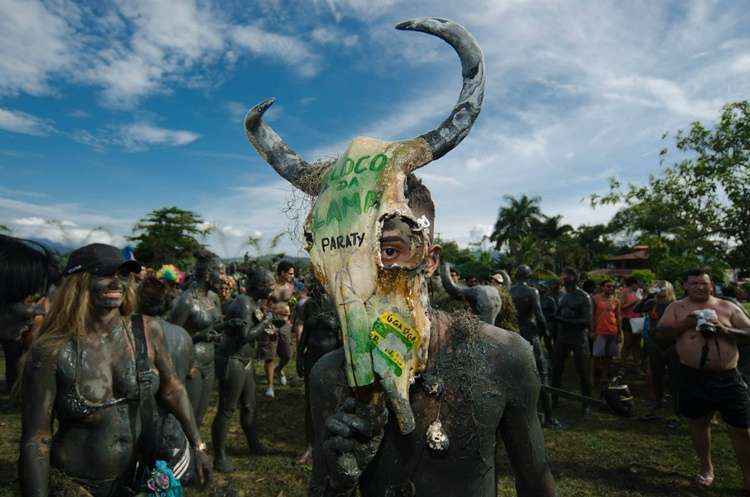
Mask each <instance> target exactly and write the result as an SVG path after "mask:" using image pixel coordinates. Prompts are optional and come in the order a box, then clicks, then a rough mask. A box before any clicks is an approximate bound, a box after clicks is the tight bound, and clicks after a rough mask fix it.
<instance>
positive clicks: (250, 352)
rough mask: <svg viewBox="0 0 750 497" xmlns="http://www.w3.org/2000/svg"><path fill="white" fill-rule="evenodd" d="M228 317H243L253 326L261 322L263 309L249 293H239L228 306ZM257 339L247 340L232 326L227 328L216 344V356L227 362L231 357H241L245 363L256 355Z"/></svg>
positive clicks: (219, 359) (250, 326)
mask: <svg viewBox="0 0 750 497" xmlns="http://www.w3.org/2000/svg"><path fill="white" fill-rule="evenodd" d="M225 318H226V319H231V318H241V319H245V320H246V321H247V322H248V327H249V328H252V327H254V326H256V325H257V324H258V323H260V322H261V321H262V320H263V318H264V315H263V311H262V310H261V309H260V307H259V306H258V304H257V302H255V301H254V300H253V299H252V298H250V297H249V296H247V295H238V296H237V297H236V298H235V299H234V300H232V302H230V303H229V305H227V307H226V316H225ZM254 350H255V340H247V339H246V338H245V337H243V336H242V335H241V334H240V333H237V332H236V331H234V330H233V329H231V328H227V329H225V331H224V333H223V334H222V337H221V340H220V341H219V342H218V343H217V344H216V357H217V360H218V361H221V362H225V361H226V360H227V359H229V358H235V359H239V360H241V361H243V362H245V363H247V362H249V361H250V360H252V358H253V357H254V356H255V354H254Z"/></svg>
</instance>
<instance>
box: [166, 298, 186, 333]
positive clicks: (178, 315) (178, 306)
mask: <svg viewBox="0 0 750 497" xmlns="http://www.w3.org/2000/svg"><path fill="white" fill-rule="evenodd" d="M191 303H192V299H191V298H190V293H189V292H188V291H187V290H186V291H184V292H183V293H182V295H180V296H179V297H177V299H176V300H175V301H174V304H173V305H172V310H171V311H170V312H169V319H167V321H169V322H170V323H172V324H176V325H177V326H182V327H183V328H184V327H185V323H186V322H187V320H188V317H190V304H191Z"/></svg>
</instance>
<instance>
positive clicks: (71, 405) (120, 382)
mask: <svg viewBox="0 0 750 497" xmlns="http://www.w3.org/2000/svg"><path fill="white" fill-rule="evenodd" d="M122 328H123V330H124V331H125V337H126V340H127V341H128V342H129V343H130V346H131V350H133V351H135V350H136V347H135V341H134V338H133V333H132V331H131V327H130V326H128V325H127V321H126V320H124V319H123V323H122ZM66 351H67V352H68V353H69V354H71V356H72V357H73V359H74V366H73V380H72V381H71V382H70V383H69V384H67V385H65V387H64V388H63V389H62V392H61V393H59V394H58V396H57V399H56V402H55V411H56V413H57V416H58V417H59V418H61V419H69V420H82V419H85V418H87V417H88V416H90V415H92V414H94V413H96V412H98V411H101V410H103V409H106V408H109V407H112V406H116V405H118V404H122V403H125V402H134V403H138V402H139V396H138V379H137V374H136V360H135V358H133V359H132V360H130V361H129V363H128V365H127V368H126V370H125V373H124V375H123V377H121V378H113V379H112V383H113V391H114V390H119V391H122V392H123V393H124V396H123V397H116V398H112V399H108V400H105V401H103V402H94V401H91V400H89V399H87V398H86V397H84V396H83V394H82V393H81V392H80V390H79V388H78V384H79V379H80V369H81V362H82V356H83V347H79V345H78V343H77V341H76V340H75V339H72V340H70V342H68V345H67V347H66ZM134 355H135V354H134ZM151 372H152V373H153V374H154V376H155V379H156V381H153V382H152V383H151V388H152V391H151V394H152V395H154V394H156V391H157V390H158V389H159V381H158V380H159V372H158V370H156V369H154V368H151Z"/></svg>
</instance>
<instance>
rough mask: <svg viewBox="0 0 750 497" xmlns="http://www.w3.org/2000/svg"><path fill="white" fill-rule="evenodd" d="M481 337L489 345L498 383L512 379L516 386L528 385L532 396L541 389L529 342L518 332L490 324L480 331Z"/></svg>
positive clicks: (489, 352)
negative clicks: (532, 393) (533, 392)
mask: <svg viewBox="0 0 750 497" xmlns="http://www.w3.org/2000/svg"><path fill="white" fill-rule="evenodd" d="M479 338H480V340H482V341H484V342H485V343H487V345H488V347H487V349H486V350H487V361H488V363H489V364H490V366H491V371H492V374H493V377H494V378H495V379H497V381H500V382H503V383H505V382H507V381H508V378H509V377H512V378H513V381H514V383H516V384H517V385H519V386H522V385H527V386H528V390H529V393H530V392H531V391H533V390H538V388H539V385H540V381H539V375H538V372H537V369H536V362H535V361H534V351H533V349H532V347H531V344H529V342H527V341H526V340H525V339H524V338H523V337H521V335H519V334H518V333H515V332H512V331H508V330H504V329H502V328H498V327H496V326H492V325H489V324H484V326H483V327H482V328H481V330H480V335H479ZM520 392H525V390H524V389H521V390H520ZM523 396H524V397H526V393H523Z"/></svg>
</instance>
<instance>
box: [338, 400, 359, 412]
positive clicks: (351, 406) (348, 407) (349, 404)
mask: <svg viewBox="0 0 750 497" xmlns="http://www.w3.org/2000/svg"><path fill="white" fill-rule="evenodd" d="M357 404H358V402H357V399H355V398H353V397H347V398H346V399H345V400H344V403H343V404H341V408H340V409H341V410H342V411H344V412H349V413H354V412H355V411H356V409H357Z"/></svg>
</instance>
